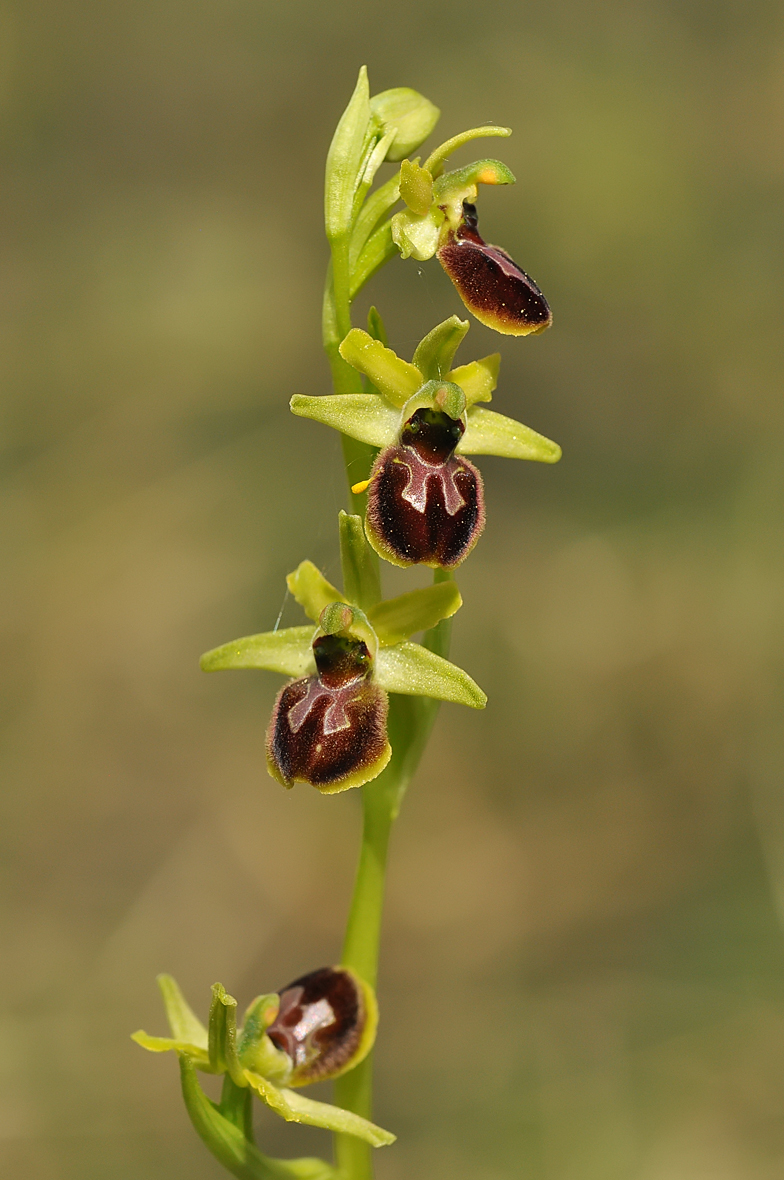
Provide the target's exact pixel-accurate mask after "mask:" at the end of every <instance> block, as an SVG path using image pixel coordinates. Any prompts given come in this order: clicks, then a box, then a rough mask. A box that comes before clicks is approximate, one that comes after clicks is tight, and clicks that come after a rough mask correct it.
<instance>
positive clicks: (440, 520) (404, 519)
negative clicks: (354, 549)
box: [365, 445, 485, 569]
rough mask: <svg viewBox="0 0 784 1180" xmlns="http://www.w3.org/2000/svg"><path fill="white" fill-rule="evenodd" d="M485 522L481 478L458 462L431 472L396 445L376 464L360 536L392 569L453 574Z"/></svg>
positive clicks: (450, 461)
mask: <svg viewBox="0 0 784 1180" xmlns="http://www.w3.org/2000/svg"><path fill="white" fill-rule="evenodd" d="M484 520H485V513H484V490H483V485H482V477H481V475H480V474H479V472H478V471H477V469H476V467H474V465H473V464H472V463H469V462H468V460H467V459H464V458H463V457H462V456H460V457H459V458H458V457H453V458H451V459H448V460H447V462H446V463H441V464H438V465H436V466H434V465H431V464H428V463H426V462H424V461H423V460H422V459H421V458H420V457H419V455H418V454H417V453H416V451H414V449H413V448H412V447H407V446H402V445H398V446H392V447H387V449H386V450H384V451H382V452H381V454H380V455H379V456H378V458H377V459H376V461H375V463H374V465H373V471H372V473H371V480H370V487H369V491H368V506H367V515H366V520H365V530H366V533H367V536H368V540H369V541H370V543H371V545H372V546H373V548H374V549H375V550H376V552H377V553H378V554H379V555H380V556H381V557H383V558H384V559H385V560H386V561H389V562H391V563H392V564H393V565H399V566H410V565H420V564H421V565H429V566H432V567H441V568H443V569H453V568H454V567H455V566H457V565H459V564H460V563H461V562H462V561H464V560H465V558H466V557H467V556H468V554H469V553H470V551H471V549H473V547H474V545H475V544H476V542H477V540H478V539H479V536H480V534H481V532H482V529H483V528H484Z"/></svg>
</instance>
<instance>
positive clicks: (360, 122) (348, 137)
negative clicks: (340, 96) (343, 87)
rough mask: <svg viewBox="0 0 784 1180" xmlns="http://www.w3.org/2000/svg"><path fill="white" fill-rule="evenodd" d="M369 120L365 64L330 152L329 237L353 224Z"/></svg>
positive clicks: (326, 208)
mask: <svg viewBox="0 0 784 1180" xmlns="http://www.w3.org/2000/svg"><path fill="white" fill-rule="evenodd" d="M369 122H370V91H369V88H368V77H367V70H366V69H365V67H364V66H363V67H362V69H361V70H360V71H359V78H358V79H357V85H356V87H355V89H354V93H353V94H352V96H351V99H350V100H349V104H348V106H347V107H346V109H345V111H344V112H343V114H342V116H341V119H340V122H339V123H338V125H337V129H336V131H335V134H334V136H333V138H332V143H331V144H330V148H329V154H328V155H327V178H326V187H325V195H324V222H325V226H326V231H327V237H328V238H329V239H330V241H335V240H336V239H337V238H340V237H341V236H342V235H343V234H345V233H347V232H348V230H349V229H350V228H351V221H352V217H353V213H354V197H355V195H356V191H357V187H358V184H359V181H360V176H359V171H360V166H361V164H362V158H363V154H364V149H365V143H366V137H367V131H368V125H369Z"/></svg>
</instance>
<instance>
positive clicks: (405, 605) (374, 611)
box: [368, 582, 463, 647]
mask: <svg viewBox="0 0 784 1180" xmlns="http://www.w3.org/2000/svg"><path fill="white" fill-rule="evenodd" d="M462 605H463V599H462V598H461V597H460V591H459V590H458V588H457V586H456V584H455V583H454V582H439V583H436V584H434V585H432V586H424V587H423V588H422V589H420V590H411V591H410V592H409V593H408V594H400V595H399V596H398V597H397V598H387V599H386V600H385V601H384V602H379V603H378V604H377V605H376V606H374V607H372V608H371V609H370V610H369V611H368V621H369V622H370V624H371V626H372V627H373V630H374V631H375V633H376V635H377V636H378V642H379V644H380V645H381V647H391V646H392V645H393V644H396V643H401V642H402V641H403V640H405V639H408V637H409V636H410V635H414V634H415V632H417V631H429V630H430V628H431V627H435V626H436V625H437V624H438V623H440V622H441V620H442V619H449V618H451V617H452V615H453V614H455V612H456V611H458V610H459V609H460V607H461V606H462Z"/></svg>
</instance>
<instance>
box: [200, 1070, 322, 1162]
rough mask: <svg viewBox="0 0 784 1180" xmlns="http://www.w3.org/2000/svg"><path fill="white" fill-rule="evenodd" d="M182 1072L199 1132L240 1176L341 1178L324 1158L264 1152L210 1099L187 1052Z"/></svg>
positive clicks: (209, 1146) (217, 1155)
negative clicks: (272, 1155)
mask: <svg viewBox="0 0 784 1180" xmlns="http://www.w3.org/2000/svg"><path fill="white" fill-rule="evenodd" d="M180 1074H181V1079H182V1096H183V1098H184V1099H185V1106H186V1108H187V1111H188V1115H189V1117H190V1120H191V1122H192V1123H193V1126H194V1128H195V1130H196V1132H197V1134H198V1135H199V1137H200V1138H201V1139H202V1140H203V1142H204V1143H205V1144H206V1146H207V1147H208V1148H209V1150H210V1151H211V1153H212V1154H213V1155H214V1156H215V1158H216V1159H217V1160H218V1162H219V1163H221V1164H222V1165H223V1167H224V1168H226V1170H227V1171H229V1172H231V1174H232V1176H236V1177H237V1180H339V1177H338V1173H337V1172H336V1171H335V1169H334V1168H333V1167H332V1165H331V1164H328V1163H326V1162H325V1161H324V1160H319V1159H296V1160H276V1159H270V1157H269V1156H266V1155H262V1153H261V1152H260V1151H259V1150H258V1148H257V1147H255V1146H254V1144H253V1143H251V1142H250V1141H249V1140H248V1139H246V1138H245V1136H244V1135H243V1133H242V1131H241V1130H240V1129H239V1127H236V1126H235V1125H234V1123H232V1122H230V1121H229V1120H228V1119H227V1118H225V1117H224V1116H223V1115H222V1114H221V1113H220V1111H219V1110H218V1108H217V1107H216V1105H215V1103H214V1102H210V1100H209V1098H208V1097H207V1095H206V1094H205V1093H204V1091H203V1090H202V1088H201V1086H200V1085H199V1083H198V1081H197V1078H196V1073H195V1070H194V1068H193V1064H192V1062H190V1061H189V1060H188V1058H187V1056H186V1055H185V1054H182V1055H181V1056H180Z"/></svg>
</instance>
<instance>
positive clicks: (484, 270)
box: [438, 201, 553, 336]
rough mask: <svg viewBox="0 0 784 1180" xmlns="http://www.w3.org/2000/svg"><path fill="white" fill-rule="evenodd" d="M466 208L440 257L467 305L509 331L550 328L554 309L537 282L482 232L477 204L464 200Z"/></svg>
mask: <svg viewBox="0 0 784 1180" xmlns="http://www.w3.org/2000/svg"><path fill="white" fill-rule="evenodd" d="M463 213H464V217H463V221H462V222H461V224H460V225H459V226H458V228H457V230H455V231H454V232H453V233H451V234H450V236H449V237H448V238H447V240H446V242H445V243H444V244H443V245H442V246H441V247H439V249H438V259H439V262H440V263H441V265H442V266H443V268H444V270H445V271H446V273H447V274H448V275H449V277H450V279H451V280H452V282H453V283H454V284H455V287H456V288H457V290H458V293H459V295H460V298H461V299H462V300H463V303H465V305H466V307H467V308H468V310H469V311H471V312H472V313H473V314H474V315H475V316H476V318H477V319H478V320H479V322H480V323H482V324H486V325H487V327H488V328H494V329H495V330H496V331H497V332H504V333H506V334H507V335H511V336H528V335H530V334H532V333H535V332H543V331H544V329H545V328H549V326H550V324H551V323H552V320H553V316H552V312H551V311H550V308H549V306H548V304H547V300H546V299H545V297H544V295H543V294H542V292H541V291H540V290H539V288H538V287H537V285H536V283H535V282H534V281H533V279H532V278H530V277H529V276H528V275H527V274H526V273H525V271H524V270H522V269H521V268H520V267H519V266H518V265H517V263H516V262H515V261H514V259H512V258H510V257H509V255H508V254H507V253H506V251H505V250H502V249H501V248H500V246H490V245H488V243H487V242H485V241H484V240H483V239H482V238H481V237H480V235H479V231H478V230H477V219H476V208H475V207H474V206H473V205H470V204H469V203H468V202H467V201H465V202H464V203H463Z"/></svg>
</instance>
